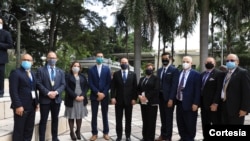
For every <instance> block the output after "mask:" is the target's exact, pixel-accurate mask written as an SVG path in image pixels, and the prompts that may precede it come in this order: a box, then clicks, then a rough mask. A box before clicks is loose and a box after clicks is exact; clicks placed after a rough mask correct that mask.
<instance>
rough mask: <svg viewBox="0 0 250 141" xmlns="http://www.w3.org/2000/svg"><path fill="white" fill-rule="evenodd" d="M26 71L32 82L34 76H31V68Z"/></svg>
mask: <svg viewBox="0 0 250 141" xmlns="http://www.w3.org/2000/svg"><path fill="white" fill-rule="evenodd" d="M26 73H27V75H28V77H29V79H30V81H31V82H32V76H31V73H30V70H27V71H26Z"/></svg>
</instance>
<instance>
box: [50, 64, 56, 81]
mask: <svg viewBox="0 0 250 141" xmlns="http://www.w3.org/2000/svg"><path fill="white" fill-rule="evenodd" d="M50 75H51V76H50V77H51V81H54V79H55V72H54V69H53V67H51V74H50Z"/></svg>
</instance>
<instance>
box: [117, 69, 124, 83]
mask: <svg viewBox="0 0 250 141" xmlns="http://www.w3.org/2000/svg"><path fill="white" fill-rule="evenodd" d="M118 76H119V79H120V81H121V82H122V83H123V79H122V71H121V70H119V71H118Z"/></svg>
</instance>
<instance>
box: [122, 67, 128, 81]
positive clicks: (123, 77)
mask: <svg viewBox="0 0 250 141" xmlns="http://www.w3.org/2000/svg"><path fill="white" fill-rule="evenodd" d="M122 74H123V75H122V79H123V83H126V79H127V78H126V71H125V70H124V71H123V73H122Z"/></svg>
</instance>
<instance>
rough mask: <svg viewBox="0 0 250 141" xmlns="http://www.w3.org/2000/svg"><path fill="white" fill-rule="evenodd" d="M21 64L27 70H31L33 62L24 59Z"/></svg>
mask: <svg viewBox="0 0 250 141" xmlns="http://www.w3.org/2000/svg"><path fill="white" fill-rule="evenodd" d="M21 66H22V67H23V68H24V69H25V70H29V69H30V68H31V62H29V61H22V64H21Z"/></svg>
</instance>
